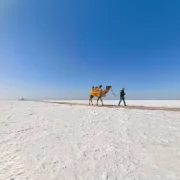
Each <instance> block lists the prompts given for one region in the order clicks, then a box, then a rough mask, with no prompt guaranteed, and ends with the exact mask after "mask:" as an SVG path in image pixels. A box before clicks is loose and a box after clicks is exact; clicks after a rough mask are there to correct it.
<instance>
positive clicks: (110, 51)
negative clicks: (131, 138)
mask: <svg viewBox="0 0 180 180" xmlns="http://www.w3.org/2000/svg"><path fill="white" fill-rule="evenodd" d="M179 8H180V1H178V0H172V1H167V0H146V1H144V0H136V1H135V0H127V1H121V0H115V1H107V0H99V1H95V0H86V1H84V0H76V1H74V0H51V1H47V0H31V1H28V0H16V1H13V0H6V1H5V0H2V1H0V27H1V28H0V99H9V98H10V99H11V98H12V99H14V98H20V97H22V96H23V97H24V98H40V99H47V98H49V99H87V98H88V95H89V90H90V88H91V86H92V85H95V86H96V85H99V84H102V85H103V87H104V86H106V85H112V86H113V91H114V92H115V93H118V92H119V90H120V89H121V88H122V87H125V88H126V92H127V98H128V99H180V70H179V69H180V21H179V19H180V11H179ZM107 98H112V99H113V98H114V97H113V96H112V95H111V93H109V94H108V95H107Z"/></svg>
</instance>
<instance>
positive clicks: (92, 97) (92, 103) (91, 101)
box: [91, 97, 93, 105]
mask: <svg viewBox="0 0 180 180" xmlns="http://www.w3.org/2000/svg"><path fill="white" fill-rule="evenodd" d="M92 99H93V97H92V98H91V104H92V105H93V102H92Z"/></svg>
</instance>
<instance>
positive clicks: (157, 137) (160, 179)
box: [0, 101, 180, 180]
mask: <svg viewBox="0 0 180 180" xmlns="http://www.w3.org/2000/svg"><path fill="white" fill-rule="evenodd" d="M139 103H140V104H141V103H143V105H146V104H145V101H143V102H139ZM151 103H152V104H153V105H154V106H158V104H156V102H153V101H151ZM171 103H172V102H168V104H171ZM177 103H178V104H179V102H177ZM162 104H164V102H162ZM173 106H174V105H173ZM24 179H27V180H101V179H108V180H109V179H110V180H179V179H180V112H170V111H168V112H166V111H149V110H148V111H146V110H130V109H112V108H106V107H103V108H97V107H89V106H88V107H87V106H70V105H58V104H52V103H42V102H26V101H24V102H23V101H19V102H18V101H17V102H13V101H9V102H5V101H4V102H3V101H2V102H0V180H24Z"/></svg>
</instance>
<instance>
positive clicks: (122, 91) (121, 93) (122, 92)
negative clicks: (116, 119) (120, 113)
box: [120, 90, 125, 98]
mask: <svg viewBox="0 0 180 180" xmlns="http://www.w3.org/2000/svg"><path fill="white" fill-rule="evenodd" d="M124 96H125V93H124V90H121V92H120V97H121V98H124Z"/></svg>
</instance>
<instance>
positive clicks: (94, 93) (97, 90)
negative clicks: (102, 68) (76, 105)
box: [89, 85, 111, 106]
mask: <svg viewBox="0 0 180 180" xmlns="http://www.w3.org/2000/svg"><path fill="white" fill-rule="evenodd" d="M101 87H102V85H100V86H99V88H94V87H92V89H91V90H90V94H89V105H93V103H92V99H93V97H98V99H97V104H96V105H98V101H99V99H100V100H101V103H102V106H103V105H104V104H103V101H102V96H104V95H105V94H106V93H107V92H108V91H109V90H110V89H111V86H106V89H104V90H102V89H101Z"/></svg>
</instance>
